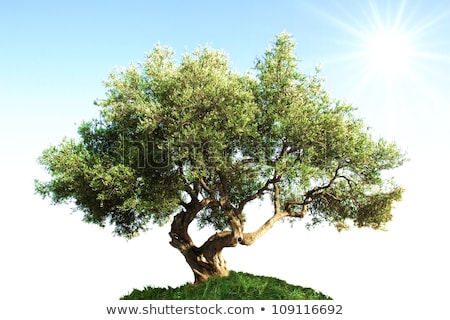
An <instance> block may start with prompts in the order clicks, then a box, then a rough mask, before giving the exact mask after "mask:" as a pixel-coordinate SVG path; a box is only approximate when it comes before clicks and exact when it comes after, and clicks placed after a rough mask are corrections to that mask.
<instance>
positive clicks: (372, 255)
mask: <svg viewBox="0 0 450 320" xmlns="http://www.w3.org/2000/svg"><path fill="white" fill-rule="evenodd" d="M0 7H1V10H0V130H1V135H0V142H1V146H2V155H3V156H2V157H1V159H0V165H1V166H0V168H1V170H2V178H3V179H2V183H1V185H0V191H1V193H0V194H1V197H2V202H3V205H2V210H1V215H2V223H1V226H2V232H1V233H0V239H1V242H2V252H3V253H2V255H3V257H5V258H2V261H3V262H2V271H1V274H0V278H2V279H1V282H2V288H1V289H0V294H1V299H2V301H5V299H7V300H14V301H11V303H10V306H12V307H18V306H20V305H21V304H23V303H29V304H30V306H33V310H34V312H35V314H39V313H41V312H46V314H47V315H48V314H50V313H51V311H49V308H50V305H49V302H48V300H45V301H44V300H43V299H44V298H45V299H47V298H52V299H54V301H56V302H57V304H58V305H60V306H61V307H60V308H64V307H65V306H68V305H70V301H71V299H76V301H79V305H80V308H79V310H78V312H79V313H80V314H79V315H82V316H83V315H84V316H85V315H86V314H88V313H89V312H91V310H92V308H93V309H96V308H102V306H103V305H105V306H106V305H107V303H108V302H111V301H115V299H117V298H118V297H119V296H121V295H123V294H125V293H126V292H127V291H128V290H131V289H132V288H133V287H142V286H144V285H147V284H149V285H150V284H153V285H161V286H166V285H172V286H176V285H179V284H182V283H185V282H187V281H192V276H191V274H190V270H189V269H188V267H187V265H186V264H185V262H184V261H183V258H182V257H181V255H179V253H178V252H176V250H175V249H173V248H171V247H170V246H169V244H168V236H167V230H166V229H159V228H156V227H155V229H153V230H152V232H149V233H148V234H146V235H143V236H141V237H140V238H138V239H135V240H133V241H130V242H126V241H125V240H122V239H117V238H113V237H112V236H111V234H110V230H108V229H106V230H101V229H99V228H97V227H96V226H90V225H86V224H84V223H82V222H81V221H80V219H81V216H80V215H79V214H77V213H72V211H71V209H70V208H69V207H65V206H60V207H53V206H50V204H49V203H48V201H43V200H41V199H40V198H39V197H37V196H35V195H34V194H33V180H34V179H35V178H45V174H44V172H43V171H42V169H41V168H40V167H39V166H38V165H37V164H36V158H37V157H38V156H39V154H40V152H41V151H42V150H43V149H44V148H46V147H47V146H49V145H50V144H55V143H58V142H59V141H60V140H61V138H62V137H64V136H69V137H75V135H76V129H77V124H79V123H80V122H81V121H82V120H88V119H91V118H93V117H96V116H97V115H98V112H97V110H96V108H95V107H94V106H93V101H94V100H95V99H96V98H101V97H102V96H103V94H104V88H103V85H102V81H103V80H105V79H106V77H107V75H108V73H109V72H111V71H112V70H113V69H114V67H116V66H126V65H128V64H130V63H131V62H135V63H136V62H138V61H140V60H142V59H143V58H144V56H145V53H146V52H149V51H150V50H151V48H152V47H153V45H155V44H156V43H158V42H159V43H161V44H163V45H169V46H171V47H172V48H174V50H175V51H176V53H177V56H178V57H180V56H181V55H182V54H183V53H185V52H191V51H193V50H194V49H195V48H196V47H197V46H199V45H206V44H208V45H210V46H212V47H214V48H217V49H223V50H225V51H226V52H227V53H228V54H229V57H230V60H231V62H232V65H233V68H235V69H236V70H238V71H240V72H245V71H247V70H250V69H251V68H252V67H253V64H254V61H255V58H256V57H257V56H261V55H262V54H263V52H264V50H265V49H266V48H267V47H268V46H269V45H270V42H271V41H273V40H274V38H275V36H276V34H278V33H280V32H282V31H287V32H289V33H291V34H292V35H293V36H294V38H295V39H296V41H297V50H296V52H297V54H298V56H299V57H300V58H301V60H302V63H301V68H302V70H304V71H305V72H312V71H313V70H314V68H315V67H316V66H318V65H321V67H322V69H323V71H322V75H323V77H324V78H325V79H326V87H327V88H328V89H329V90H330V92H331V93H332V94H333V96H335V97H336V98H339V99H343V100H347V101H349V102H351V103H353V104H354V105H355V106H356V107H358V111H357V114H358V115H359V116H360V117H362V118H363V119H364V120H365V122H366V124H367V125H368V126H370V127H371V128H372V129H373V132H374V135H376V136H384V137H386V138H388V139H389V140H394V141H396V142H397V143H398V144H399V145H400V146H401V147H403V148H404V149H405V150H407V152H408V154H409V157H410V158H411V161H410V162H409V163H408V164H407V165H405V167H404V168H401V169H399V170H397V171H396V172H393V175H394V176H395V177H396V178H397V180H398V181H399V182H401V183H402V184H403V185H404V186H405V187H406V189H407V192H406V194H405V197H404V200H403V201H402V202H401V203H399V204H398V205H397V208H396V209H395V212H394V221H393V222H392V223H391V224H390V225H389V231H388V232H385V233H380V232H374V231H370V230H352V231H349V232H345V233H341V234H337V233H336V232H335V231H334V230H332V229H329V228H327V227H324V228H319V229H317V230H314V231H311V232H308V231H306V230H305V229H303V228H292V229H291V228H290V227H289V226H287V225H280V226H277V228H275V229H274V230H272V231H271V232H270V233H269V234H267V235H266V236H265V238H263V239H261V240H260V242H259V243H257V244H255V245H254V246H252V247H249V248H236V249H233V250H227V251H226V252H225V257H226V259H227V261H228V265H229V267H230V268H231V269H236V270H243V271H248V272H254V273H257V274H265V275H272V276H277V277H280V278H283V279H285V280H287V281H289V282H291V283H295V284H299V285H305V286H310V287H313V288H316V289H318V290H321V291H323V292H325V293H327V294H330V295H331V296H334V297H336V298H337V299H341V300H342V301H345V302H346V303H347V304H348V306H349V308H352V307H353V308H357V307H356V305H357V303H356V302H355V301H359V300H361V301H363V302H361V303H362V305H366V306H367V307H370V306H371V303H370V300H371V299H372V301H373V299H381V300H380V301H381V302H382V303H385V305H386V308H387V309H388V310H390V312H391V313H392V314H396V315H398V316H400V315H401V314H402V313H403V316H402V317H405V312H406V313H407V312H410V311H405V309H403V308H404V307H405V308H406V307H407V306H409V305H410V304H411V302H417V305H422V306H423V307H418V309H417V310H416V311H415V314H417V315H423V316H428V317H429V318H433V317H432V316H430V315H429V312H432V311H430V310H428V309H426V306H428V305H429V304H428V303H429V302H430V301H425V300H428V299H429V298H430V297H432V298H433V296H432V294H431V293H430V292H434V293H436V296H435V297H434V298H433V299H434V301H435V302H439V301H441V302H443V301H444V300H439V299H441V298H439V297H440V296H443V294H444V293H442V295H441V294H440V293H437V292H440V290H441V288H446V287H448V285H449V284H450V283H449V282H450V281H449V277H448V274H447V270H448V269H449V267H450V266H449V263H448V262H447V261H446V259H444V258H445V254H447V253H448V247H447V244H448V243H449V242H448V241H449V236H448V232H447V226H448V223H449V222H450V219H449V216H450V215H449V214H450V212H449V209H448V207H447V206H446V203H445V200H446V198H447V197H448V195H447V194H446V188H447V187H446V183H447V181H449V180H450V175H449V172H448V169H447V164H448V161H449V160H450V159H449V151H448V145H449V141H450V126H449V125H448V119H450V106H449V102H448V100H449V93H450V82H449V81H448V75H449V74H450V40H449V39H450V38H449V36H448V35H449V32H450V23H449V21H450V3H448V1H444V0H443V1H439V0H428V1H401V0H399V1H388V0H385V1H384V0H382V1H348V0H343V1H332V0H320V1H302V0H298V1H286V0H278V1H235V0H231V1H221V2H219V1H200V0H198V1H173V0H169V1H135V0H129V1H92V0H91V1H39V2H38V1H2V2H1V6H0ZM380 34H381V35H383V36H382V39H381V42H374V39H378V38H377V37H378V36H379V35H380ZM387 38H389V39H391V41H386V39H387ZM403 42H404V43H405V44H404V45H403V46H399V45H398V44H399V43H403ZM373 43H376V44H375V45H374V46H375V47H374V49H373V48H372V47H373ZM386 47H389V48H388V49H386ZM370 48H372V49H370ZM370 50H375V52H376V55H377V56H384V55H385V56H386V57H385V59H384V60H382V61H380V60H379V59H378V60H377V59H375V58H374V57H373V55H371V54H370V52H372V51H370ZM385 65H390V66H391V67H390V71H389V70H385V69H384V67H383V66H385ZM392 70H395V71H392ZM259 211H264V208H262V209H261V208H255V209H254V212H259ZM257 218H258V217H257V216H256V213H255V219H257ZM250 227H251V226H250ZM206 235H207V234H202V233H199V234H198V235H197V236H198V239H199V240H201V239H202V237H203V236H206ZM280 236H283V240H285V241H284V242H285V243H289V244H290V245H289V246H285V247H284V246H281V247H280V244H279V239H280ZM297 243H301V244H302V245H301V246H299V247H296V248H294V247H293V246H292V244H297ZM292 250H294V251H292ZM152 255H153V256H154V255H163V256H164V259H160V260H158V261H155V260H154V259H152ZM273 255H277V257H276V259H274V258H273ZM168 271H169V272H168ZM4 283H6V285H3V284H4ZM87 288H88V290H87ZM23 290H27V291H28V292H30V294H31V297H30V298H28V297H27V296H22V292H23ZM55 292H58V295H57V296H55ZM418 292H420V294H417V293H418ZM429 293H430V294H429ZM16 296H18V297H21V298H20V301H17V300H16V299H15V298H14V297H16ZM5 297H6V298H5ZM99 297H101V298H99ZM89 301H90V302H89ZM92 301H95V302H92ZM364 301H365V302H364ZM431 302H432V301H431ZM364 303H365V304H364ZM445 303H446V302H445ZM358 305H361V304H360V303H358ZM83 306H84V307H83ZM99 306H100V307H99ZM374 308H375V306H374ZM1 312H12V308H11V309H6V310H5V309H2V310H1V311H0V313H1ZM22 312H27V311H26V310H22ZM49 312H50V313H49ZM54 312H56V313H57V312H59V311H58V310H56V309H55V310H54ZM411 312H412V311H411ZM435 312H436V314H439V312H440V311H439V309H435ZM442 312H444V311H442ZM442 312H440V313H441V315H442ZM411 314H413V313H411ZM447 314H448V312H447ZM376 316H377V314H376V313H375V314H374V318H376ZM74 317H75V316H74ZM19 318H23V314H22V315H20V314H19V313H16V314H13V313H11V314H8V319H19ZM365 318H366V319H370V318H369V317H365ZM434 318H435V319H437V318H438V317H434Z"/></svg>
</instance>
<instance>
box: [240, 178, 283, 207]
mask: <svg viewBox="0 0 450 320" xmlns="http://www.w3.org/2000/svg"><path fill="white" fill-rule="evenodd" d="M280 180H281V177H279V176H278V177H274V178H271V179H268V180H267V181H266V183H265V184H264V186H262V187H261V188H259V189H258V190H257V191H256V192H255V193H254V194H252V195H250V196H248V197H246V198H245V199H244V200H242V201H241V202H240V203H239V207H238V211H239V212H242V210H244V207H245V205H246V204H247V203H249V202H250V201H252V200H255V199H256V198H259V197H261V196H263V195H264V194H265V193H266V191H268V190H269V189H270V188H269V186H270V185H271V184H273V183H276V182H280Z"/></svg>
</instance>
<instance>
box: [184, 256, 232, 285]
mask: <svg viewBox="0 0 450 320" xmlns="http://www.w3.org/2000/svg"><path fill="white" fill-rule="evenodd" d="M202 251H203V250H201V249H200V248H197V247H193V248H192V249H190V250H189V251H187V252H185V253H183V255H184V257H185V259H186V262H187V263H188V264H189V267H191V269H192V272H193V273H194V278H195V283H196V284H197V283H200V282H203V281H205V280H207V279H208V278H210V277H213V276H220V277H223V276H227V275H228V269H227V266H226V262H225V259H224V258H223V256H222V252H221V251H219V252H216V253H215V254H214V255H213V256H207V255H205V253H204V252H202Z"/></svg>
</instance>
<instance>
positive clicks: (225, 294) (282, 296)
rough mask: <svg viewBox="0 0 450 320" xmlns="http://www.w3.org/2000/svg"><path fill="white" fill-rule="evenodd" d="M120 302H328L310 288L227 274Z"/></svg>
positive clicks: (141, 292)
mask: <svg viewBox="0 0 450 320" xmlns="http://www.w3.org/2000/svg"><path fill="white" fill-rule="evenodd" d="M121 300H332V299H331V298H330V297H329V296H326V295H324V294H323V293H321V292H318V291H315V290H313V289H311V288H304V287H301V286H294V285H291V284H288V283H286V281H283V280H280V279H277V278H272V277H264V276H255V275H252V274H249V273H244V272H234V271H230V274H229V276H227V277H213V278H211V279H208V280H207V281H205V282H203V283H200V284H198V285H193V284H189V283H187V284H185V285H182V286H180V287H178V288H171V287H168V288H152V287H147V288H144V290H137V289H134V290H133V291H132V292H131V293H130V294H128V295H126V296H123V297H122V298H121Z"/></svg>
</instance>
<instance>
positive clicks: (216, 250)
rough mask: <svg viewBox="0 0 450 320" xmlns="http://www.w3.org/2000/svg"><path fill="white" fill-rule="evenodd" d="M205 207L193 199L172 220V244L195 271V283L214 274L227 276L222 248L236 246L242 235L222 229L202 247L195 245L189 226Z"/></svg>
mask: <svg viewBox="0 0 450 320" xmlns="http://www.w3.org/2000/svg"><path fill="white" fill-rule="evenodd" d="M201 209H203V205H202V204H201V203H200V202H199V201H198V202H197V201H193V202H191V203H190V204H189V206H187V207H186V210H183V211H182V212H180V213H178V214H177V215H176V216H175V217H174V220H173V222H172V226H171V230H170V233H169V235H170V237H171V241H170V244H171V245H172V246H173V247H174V248H176V249H178V250H179V251H180V252H181V254H182V255H183V256H184V258H185V259H186V262H187V263H188V264H189V266H190V267H191V269H192V272H193V273H194V278H195V283H199V282H202V281H205V280H207V279H208V278H210V277H212V276H226V275H228V269H227V266H226V262H225V259H224V258H223V255H222V250H223V248H225V247H234V246H236V245H237V244H238V242H239V241H241V239H242V238H241V237H239V236H238V235H236V234H235V233H234V232H232V231H222V232H218V233H215V234H214V235H212V236H211V237H210V238H209V239H208V240H207V241H206V242H205V243H204V244H203V245H202V246H201V247H197V246H195V245H194V243H193V241H192V239H191V237H190V236H189V234H188V231H187V230H188V227H189V224H190V223H191V222H192V220H193V219H194V218H195V216H196V214H197V213H198V212H199V211H200V210H201Z"/></svg>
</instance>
